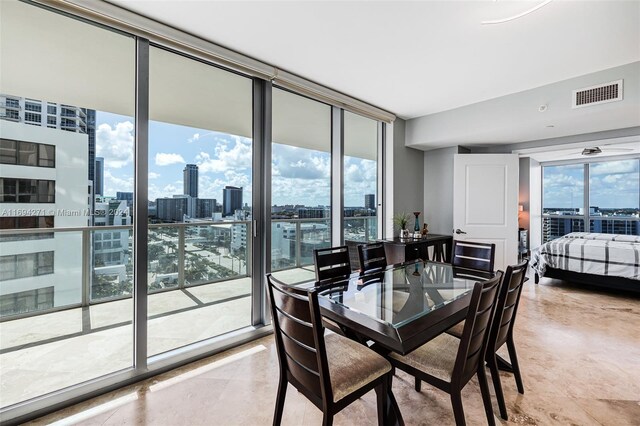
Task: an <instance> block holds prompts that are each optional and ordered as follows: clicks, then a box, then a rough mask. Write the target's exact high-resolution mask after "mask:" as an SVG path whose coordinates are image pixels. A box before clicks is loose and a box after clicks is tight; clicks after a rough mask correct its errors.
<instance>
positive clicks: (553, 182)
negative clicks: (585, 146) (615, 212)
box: [543, 160, 640, 209]
mask: <svg viewBox="0 0 640 426" xmlns="http://www.w3.org/2000/svg"><path fill="white" fill-rule="evenodd" d="M639 164H640V162H639V161H638V160H618V161H606V162H598V163H592V164H591V165H590V169H589V174H590V179H589V188H590V194H589V197H590V198H589V205H591V206H598V207H600V208H636V209H637V208H638V207H639V204H640V199H639V195H638V191H639V186H640V178H639V170H638V168H639ZM543 170H544V174H543V188H544V191H543V207H544V208H572V207H573V208H579V207H582V197H583V194H584V171H583V170H584V166H583V165H582V164H577V165H567V166H550V167H545V168H544V169H543Z"/></svg>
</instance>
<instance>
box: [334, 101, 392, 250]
mask: <svg viewBox="0 0 640 426" xmlns="http://www.w3.org/2000/svg"><path fill="white" fill-rule="evenodd" d="M343 146H344V178H343V179H344V183H343V196H344V227H343V235H344V241H345V243H346V244H347V245H353V244H357V243H365V242H369V241H373V240H376V239H377V238H378V219H377V217H378V215H379V214H380V213H381V211H382V210H381V208H380V207H381V206H382V203H381V202H380V200H379V194H378V122H377V121H375V120H372V119H369V118H366V117H363V116H360V115H357V114H353V113H351V112H348V111H345V113H344V145H343Z"/></svg>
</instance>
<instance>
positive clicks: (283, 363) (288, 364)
mask: <svg viewBox="0 0 640 426" xmlns="http://www.w3.org/2000/svg"><path fill="white" fill-rule="evenodd" d="M267 282H268V287H269V300H270V302H271V315H272V321H273V329H274V334H275V338H276V349H277V351H278V359H279V361H280V372H281V374H284V375H286V378H287V380H288V381H289V382H290V383H291V384H293V385H294V386H295V387H296V388H297V389H298V390H299V391H300V392H302V393H303V394H304V395H305V396H306V397H307V398H309V399H310V400H311V401H312V402H314V403H316V405H318V404H321V403H322V401H323V400H325V401H326V400H332V398H333V395H332V390H331V385H330V384H329V383H330V381H329V367H328V364H327V352H326V348H325V345H324V337H323V336H324V328H323V325H322V320H321V317H320V308H319V305H318V293H317V291H316V289H311V290H308V291H306V290H302V289H297V288H294V287H290V286H288V285H286V284H284V283H282V282H280V281H278V280H277V279H275V278H273V276H271V274H267ZM325 398H327V399H325Z"/></svg>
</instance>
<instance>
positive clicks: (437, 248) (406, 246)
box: [382, 234, 453, 264]
mask: <svg viewBox="0 0 640 426" xmlns="http://www.w3.org/2000/svg"><path fill="white" fill-rule="evenodd" d="M382 242H383V243H384V250H385V252H386V254H387V263H389V264H394V263H403V262H410V261H412V260H416V259H422V260H435V261H437V262H447V263H450V262H451V247H452V246H453V237H452V236H451V235H439V234H427V236H426V237H422V238H420V239H417V238H416V239H413V238H398V237H396V238H393V239H389V240H382ZM429 247H433V259H430V258H429Z"/></svg>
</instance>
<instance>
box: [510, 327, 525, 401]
mask: <svg viewBox="0 0 640 426" xmlns="http://www.w3.org/2000/svg"><path fill="white" fill-rule="evenodd" d="M507 349H508V350H509V359H510V360H511V365H512V366H513V375H514V376H515V377H516V385H517V386H518V392H519V393H521V394H524V385H523V384H522V376H521V375H520V366H519V365H518V355H517V354H516V345H515V344H514V343H513V337H511V338H509V339H508V340H507Z"/></svg>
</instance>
